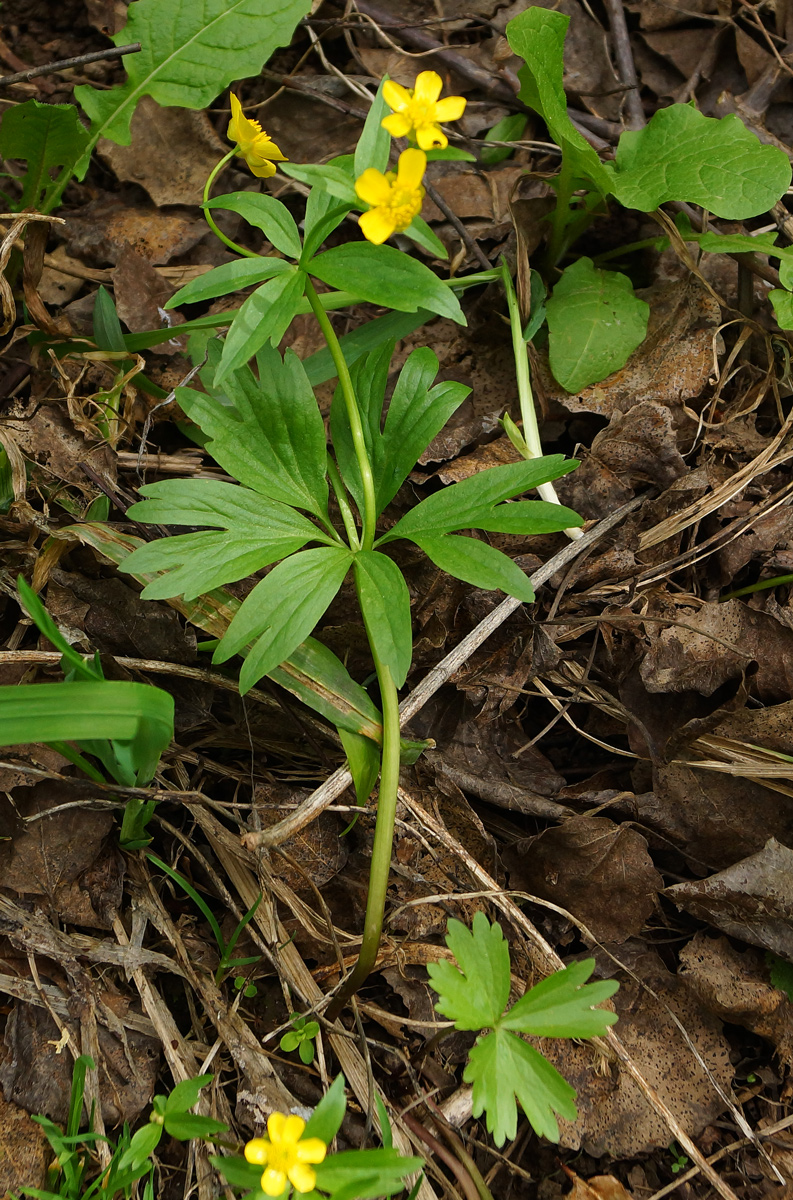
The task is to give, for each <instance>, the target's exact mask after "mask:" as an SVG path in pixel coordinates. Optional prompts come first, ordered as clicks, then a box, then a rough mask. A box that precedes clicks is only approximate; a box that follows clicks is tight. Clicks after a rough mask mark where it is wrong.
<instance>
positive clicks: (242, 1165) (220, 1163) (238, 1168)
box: [209, 1155, 263, 1197]
mask: <svg viewBox="0 0 793 1200" xmlns="http://www.w3.org/2000/svg"><path fill="white" fill-rule="evenodd" d="M209 1161H210V1162H211V1163H212V1166H213V1167H215V1169H216V1170H217V1171H219V1172H220V1174H221V1175H222V1176H223V1178H224V1179H225V1180H226V1181H227V1182H228V1183H230V1184H232V1185H233V1186H234V1187H239V1188H245V1189H246V1191H247V1192H253V1195H254V1197H257V1194H258V1195H262V1194H263V1193H262V1192H261V1189H260V1187H259V1184H260V1182H261V1178H262V1168H261V1167H260V1166H257V1165H256V1164H255V1163H249V1162H246V1161H245V1159H244V1158H240V1157H238V1156H236V1155H234V1156H232V1155H229V1156H228V1158H218V1157H217V1156H215V1155H210V1159H209Z"/></svg>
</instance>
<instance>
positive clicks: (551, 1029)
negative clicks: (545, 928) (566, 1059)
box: [500, 958, 619, 1038]
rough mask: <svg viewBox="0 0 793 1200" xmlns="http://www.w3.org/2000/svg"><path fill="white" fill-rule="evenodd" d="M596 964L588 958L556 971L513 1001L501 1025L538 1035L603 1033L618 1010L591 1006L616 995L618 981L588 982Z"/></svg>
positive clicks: (583, 1035) (584, 1036) (595, 1034)
mask: <svg viewBox="0 0 793 1200" xmlns="http://www.w3.org/2000/svg"><path fill="white" fill-rule="evenodd" d="M594 967H595V960H594V958H587V959H584V960H583V961H581V962H576V963H571V964H570V966H569V967H565V969H564V970H563V971H555V972H554V973H553V975H549V976H548V978H547V979H543V980H542V981H541V982H540V983H538V984H536V985H535V986H534V987H533V988H530V989H529V991H528V992H526V993H525V995H523V996H521V998H520V1000H517V1001H516V1002H515V1003H514V1004H513V1005H512V1008H511V1009H510V1010H509V1012H508V1013H507V1014H506V1016H504V1017H503V1018H502V1020H501V1022H500V1024H501V1028H502V1029H515V1030H520V1032H521V1033H531V1034H534V1036H535V1037H570V1038H588V1037H600V1036H602V1035H603V1034H604V1033H605V1032H606V1030H607V1029H608V1027H609V1025H614V1024H615V1022H616V1020H617V1014H616V1013H613V1012H609V1011H608V1010H607V1009H603V1008H593V1007H592V1006H593V1005H594V1004H601V1003H602V1002H603V1001H604V1000H608V998H609V996H613V995H614V993H615V992H616V991H617V989H618V988H619V984H618V983H617V981H616V980H615V979H606V980H603V981H601V982H598V983H589V984H587V982H586V981H587V979H589V977H590V975H591V974H592V971H593V970H594ZM584 985H585V986H584Z"/></svg>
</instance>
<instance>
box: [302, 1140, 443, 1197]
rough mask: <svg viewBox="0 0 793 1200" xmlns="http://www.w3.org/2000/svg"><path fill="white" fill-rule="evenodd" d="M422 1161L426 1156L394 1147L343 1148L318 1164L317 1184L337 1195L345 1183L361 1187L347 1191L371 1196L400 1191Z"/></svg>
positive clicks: (325, 1190) (318, 1186) (359, 1195)
mask: <svg viewBox="0 0 793 1200" xmlns="http://www.w3.org/2000/svg"><path fill="white" fill-rule="evenodd" d="M304 1136H305V1135H304ZM423 1165H424V1161H423V1159H421V1158H408V1157H407V1156H406V1155H405V1156H403V1155H401V1154H399V1153H398V1151H396V1150H394V1149H391V1150H386V1149H379V1150H342V1151H341V1153H339V1154H330V1155H328V1157H327V1158H326V1159H325V1160H324V1162H321V1163H319V1164H318V1165H317V1166H316V1168H315V1170H316V1172H317V1188H318V1189H320V1190H321V1191H323V1192H329V1193H330V1194H331V1195H332V1196H334V1197H336V1196H338V1195H339V1193H340V1189H341V1188H342V1187H343V1186H344V1185H345V1184H346V1185H357V1186H358V1187H360V1191H353V1192H352V1193H347V1192H345V1195H352V1196H353V1197H356V1196H357V1197H360V1200H368V1198H369V1197H373V1196H379V1195H381V1194H382V1195H390V1194H391V1193H392V1192H396V1191H401V1190H402V1188H403V1186H404V1184H403V1182H402V1181H403V1180H404V1179H405V1177H406V1176H408V1175H412V1173H413V1172H414V1171H418V1170H419V1168H420V1167H422V1166H423ZM378 1184H379V1186H380V1189H381V1190H380V1191H378V1190H377V1186H378ZM373 1189H374V1190H373Z"/></svg>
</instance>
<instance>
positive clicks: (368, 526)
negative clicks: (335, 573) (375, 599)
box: [306, 276, 377, 550]
mask: <svg viewBox="0 0 793 1200" xmlns="http://www.w3.org/2000/svg"><path fill="white" fill-rule="evenodd" d="M306 299H307V300H308V302H309V304H310V305H311V310H312V312H313V313H314V316H315V317H316V318H317V321H318V322H319V327H320V329H321V330H322V333H323V335H324V337H325V341H326V342H327V344H328V349H329V350H330V353H331V357H332V359H333V364H334V366H335V367H336V373H337V375H338V377H339V386H340V387H341V392H342V395H343V397H344V403H345V405H346V407H347V419H348V421H349V422H350V431H351V433H352V441H353V446H354V447H355V457H356V459H357V460H358V470H359V471H360V473H361V484H362V486H363V512H362V514H361V517H362V520H363V535H362V537H361V549H362V550H371V548H372V546H373V545H374V538H375V521H376V517H377V514H376V510H375V494H374V475H373V474H372V464H371V462H370V461H369V453H368V451H367V449H366V439H365V438H364V433H363V425H362V423H361V414H360V411H359V409H358V401H357V399H356V396H355V389H354V388H353V386H352V379H351V378H350V370H349V367H348V366H347V360H346V359H345V357H344V352H343V351H342V348H341V346H340V345H339V339H338V338H337V337H336V333H335V330H334V328H333V326H332V325H331V323H330V318H329V317H328V315H327V313H326V312H325V309H324V308H323V307H322V304H321V303H320V299H319V296H318V295H317V292H316V288H315V287H314V285H313V283H312V282H311V280H310V279H309V278H308V276H306Z"/></svg>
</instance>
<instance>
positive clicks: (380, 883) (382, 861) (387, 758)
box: [328, 642, 401, 1021]
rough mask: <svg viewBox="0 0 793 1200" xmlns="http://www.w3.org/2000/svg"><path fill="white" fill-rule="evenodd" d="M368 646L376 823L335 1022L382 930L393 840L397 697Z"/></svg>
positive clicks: (368, 965) (369, 963)
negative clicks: (379, 716) (375, 723)
mask: <svg viewBox="0 0 793 1200" xmlns="http://www.w3.org/2000/svg"><path fill="white" fill-rule="evenodd" d="M369 645H370V648H371V651H372V658H373V659H374V665H375V669H376V671H377V679H378V682H379V684H380V699H381V703H382V708H383V759H382V765H381V768H380V794H379V797H378V802H377V824H376V825H375V831H374V844H373V846H372V864H371V867H370V868H369V894H368V896H367V899H366V917H365V918H364V927H363V941H362V942H361V951H360V954H359V955H358V961H357V963H356V964H355V967H354V968H353V971H352V974H351V975H350V976H349V978H348V979H347V982H346V983H345V984H344V986H343V987H342V989H341V991H340V992H339V994H338V995H337V996H336V998H335V999H334V1001H333V1003H332V1004H331V1005H330V1007H329V1008H328V1019H329V1020H331V1021H335V1019H336V1017H337V1016H338V1015H339V1013H340V1012H341V1010H342V1008H343V1007H344V1005H345V1004H346V1003H347V1001H348V1000H349V999H350V997H351V996H354V995H355V993H356V992H357V991H358V989H359V987H360V986H361V984H362V983H363V982H364V980H365V979H366V978H367V976H368V975H369V973H370V972H371V970H372V968H373V967H374V964H375V962H376V960H377V951H378V949H379V948H380V935H381V933H382V931H383V914H384V913H385V901H386V893H387V891H388V876H389V874H390V871H391V851H392V848H393V843H394V822H395V820H396V806H397V794H398V790H399V761H400V748H401V743H400V727H399V697H398V695H397V690H396V686H395V685H394V680H393V678H392V676H391V671H390V669H389V668H388V667H387V666H386V664H385V663H384V662H382V660H381V659H380V657H379V655H378V653H377V650H376V649H375V647H374V646H373V645H372V643H371V642H370V643H369Z"/></svg>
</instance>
